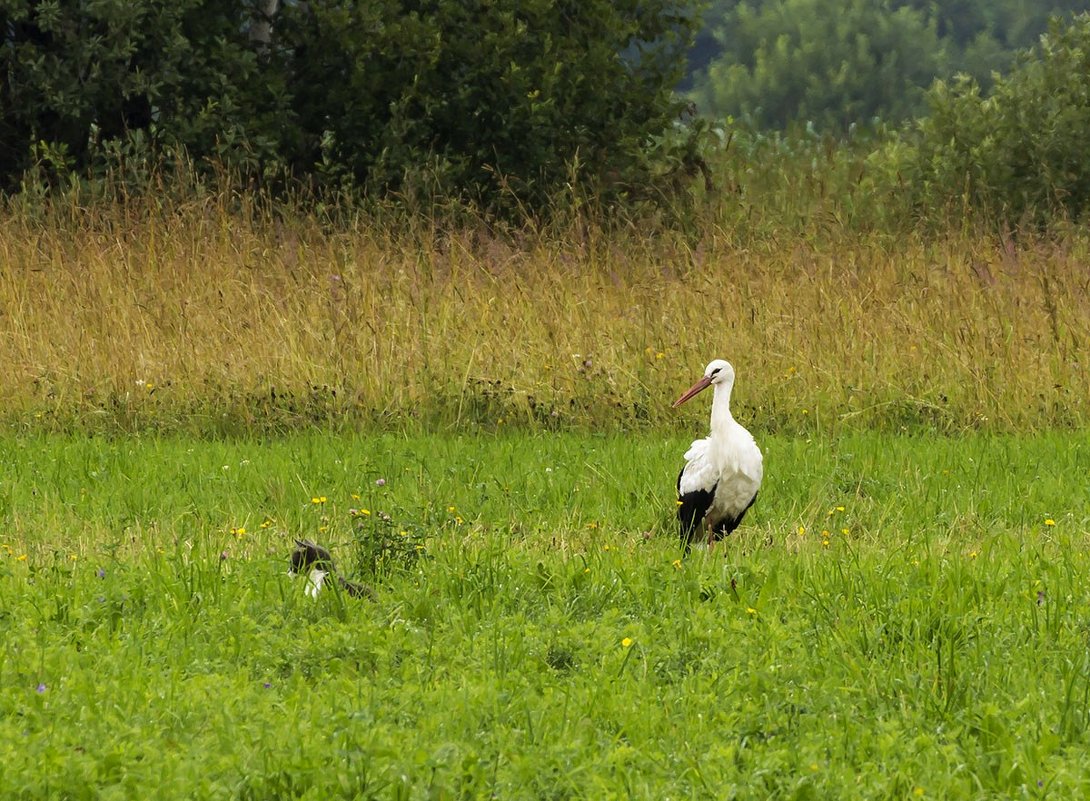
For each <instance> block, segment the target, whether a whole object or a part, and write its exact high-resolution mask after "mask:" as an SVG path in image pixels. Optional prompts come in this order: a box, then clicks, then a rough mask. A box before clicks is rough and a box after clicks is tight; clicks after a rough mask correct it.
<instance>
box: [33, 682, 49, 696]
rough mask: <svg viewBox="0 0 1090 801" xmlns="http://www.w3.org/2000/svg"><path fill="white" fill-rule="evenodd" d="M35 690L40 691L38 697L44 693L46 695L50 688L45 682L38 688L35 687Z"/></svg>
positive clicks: (40, 683)
mask: <svg viewBox="0 0 1090 801" xmlns="http://www.w3.org/2000/svg"><path fill="white" fill-rule="evenodd" d="M34 689H35V690H37V691H38V695H41V694H42V693H44V692H45V691H46V690H48V689H49V688H48V687H46V686H45V682H39V683H38V686H37V687H35V688H34Z"/></svg>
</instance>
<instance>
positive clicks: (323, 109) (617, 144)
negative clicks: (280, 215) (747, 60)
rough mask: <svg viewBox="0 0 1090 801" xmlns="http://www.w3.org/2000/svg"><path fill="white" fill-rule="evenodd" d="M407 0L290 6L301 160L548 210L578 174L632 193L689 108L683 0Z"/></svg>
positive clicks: (374, 183) (401, 187)
mask: <svg viewBox="0 0 1090 801" xmlns="http://www.w3.org/2000/svg"><path fill="white" fill-rule="evenodd" d="M404 5H405V4H403V3H401V2H385V3H378V4H372V5H371V6H369V8H368V10H366V11H362V10H356V9H351V10H350V9H349V8H348V7H345V6H342V5H340V4H334V3H312V4H309V5H308V7H307V8H305V9H304V8H303V7H302V6H295V7H288V8H286V9H285V11H284V17H283V20H282V22H281V23H280V28H279V31H280V34H279V35H280V37H281V40H282V41H284V42H290V45H291V52H290V54H289V55H287V56H286V58H287V72H288V74H290V75H291V76H292V83H291V94H292V96H293V98H294V103H293V105H294V112H295V117H296V119H297V120H299V130H298V133H299V140H298V149H297V150H296V151H295V152H294V153H293V163H295V164H296V165H298V166H303V167H305V166H306V165H307V164H308V163H317V162H319V161H322V160H323V159H328V160H329V161H331V162H332V164H333V165H334V166H335V169H336V170H338V171H340V172H341V173H342V174H343V175H344V176H346V177H348V178H349V179H350V180H351V182H352V183H355V184H359V185H364V186H367V187H369V188H371V189H372V190H374V191H375V192H379V193H387V192H394V193H400V194H404V195H409V196H427V195H428V194H429V193H442V192H451V191H459V192H460V193H461V194H462V196H463V197H464V198H466V199H468V200H470V201H471V202H474V203H479V204H482V205H484V206H491V205H505V204H514V203H527V204H529V205H530V206H531V207H541V206H543V205H545V204H546V203H548V202H549V198H550V197H551V196H552V195H553V194H554V193H556V192H557V191H558V190H560V189H562V188H563V187H564V186H565V185H566V184H568V183H572V182H574V183H577V184H584V183H586V184H590V185H592V186H597V187H607V188H608V187H612V188H614V189H615V190H619V191H624V190H628V191H631V190H632V189H633V187H634V186H638V185H640V184H641V183H642V182H643V179H645V178H646V177H647V174H646V172H644V171H643V170H640V169H638V167H639V154H640V152H641V149H642V148H643V146H644V145H645V143H646V140H647V137H648V136H649V135H651V134H656V133H658V132H660V131H662V130H663V129H665V128H666V127H667V126H668V125H670V124H671V122H672V121H673V120H674V119H675V118H676V116H677V111H678V108H679V107H678V105H677V104H676V102H675V101H674V99H673V97H672V87H673V85H674V84H675V83H676V81H677V80H678V79H679V77H680V73H681V67H682V64H683V54H684V49H685V47H686V46H687V44H688V41H689V38H690V32H691V29H692V28H693V26H694V25H695V18H694V17H693V15H692V14H689V13H686V12H685V8H684V5H682V4H678V3H675V2H671V0H655V2H652V3H644V2H636V1H635V0H626V1H625V2H620V3H618V2H612V1H610V0H595V1H594V2H580V3H560V4H557V3H554V2H551V1H550V0H533V2H522V1H521V0H520V1H519V2H516V1H515V0H503V1H502V2H496V3H469V4H467V3H464V2H460V0H459V1H458V2H454V1H453V0H435V1H434V2H428V3H423V4H420V6H419V7H415V6H413V7H411V10H410V9H406V8H404ZM406 11H408V13H406ZM376 33H377V35H376ZM320 146H321V148H322V149H321V151H320V150H319V147H320Z"/></svg>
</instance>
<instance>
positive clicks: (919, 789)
mask: <svg viewBox="0 0 1090 801" xmlns="http://www.w3.org/2000/svg"><path fill="white" fill-rule="evenodd" d="M912 349H913V350H915V349H916V346H915V345H913V346H912ZM923 792H924V791H923V788H922V787H917V788H916V789H914V790H913V791H912V795H914V796H916V797H917V798H919V797H920V796H922V795H923Z"/></svg>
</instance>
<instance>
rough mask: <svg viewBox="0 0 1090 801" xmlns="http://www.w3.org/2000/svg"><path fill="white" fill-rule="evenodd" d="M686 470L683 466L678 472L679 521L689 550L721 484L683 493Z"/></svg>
mask: <svg viewBox="0 0 1090 801" xmlns="http://www.w3.org/2000/svg"><path fill="white" fill-rule="evenodd" d="M684 472H685V470H684V468H682V471H681V473H678V474H677V493H678V494H677V502H678V504H677V521H678V523H679V528H680V534H681V543H682V545H684V546H685V550H686V551H688V550H689V545H690V544H692V541H693V539H694V538H695V537H696V533H697V531H698V530H699V529H700V524H701V522H702V521H703V520H704V515H705V514H707V513H708V509H709V507H711V505H712V498H714V497H715V488H716V487H717V486H719V485H718V484H715V485H713V486H712V488H711V489H710V490H694V491H692V492H686V493H685V494H684V495H682V494H681V474H682V473H684ZM739 520H741V518H739Z"/></svg>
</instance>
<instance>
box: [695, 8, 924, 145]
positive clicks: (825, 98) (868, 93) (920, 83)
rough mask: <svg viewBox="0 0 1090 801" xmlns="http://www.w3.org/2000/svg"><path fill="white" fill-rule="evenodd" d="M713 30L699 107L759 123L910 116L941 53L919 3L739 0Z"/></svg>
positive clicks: (846, 122)
mask: <svg viewBox="0 0 1090 801" xmlns="http://www.w3.org/2000/svg"><path fill="white" fill-rule="evenodd" d="M714 35H715V36H716V38H717V39H718V40H719V41H720V43H721V44H722V46H723V52H724V55H723V56H722V57H721V58H719V59H717V60H716V61H714V62H712V63H711V65H710V66H709V68H708V74H707V78H706V80H705V81H703V82H701V83H700V84H698V88H697V89H696V92H695V94H696V97H697V98H698V102H699V103H700V106H701V108H702V109H704V110H706V111H709V112H712V113H724V114H730V115H733V116H735V117H741V118H743V119H746V120H749V121H751V122H752V123H753V124H754V125H756V126H757V127H762V128H785V127H787V126H788V125H789V124H790V123H792V122H794V121H805V122H812V123H813V124H814V125H816V126H817V127H820V128H822V129H825V130H829V131H832V132H842V131H845V130H847V129H848V127H849V126H851V125H852V124H853V123H860V122H866V121H868V120H870V119H871V118H873V117H881V118H883V119H885V120H901V119H904V118H906V117H910V116H912V115H913V114H914V113H916V112H917V111H919V110H921V109H922V107H923V106H922V100H923V93H924V88H923V87H924V86H925V85H926V84H927V83H928V82H929V81H930V80H931V77H932V76H933V75H935V74H936V73H937V72H939V71H940V70H941V68H942V64H943V59H944V52H943V48H942V46H941V45H940V43H939V40H938V37H937V35H936V33H935V29H934V26H932V25H930V24H928V22H927V21H926V20H925V18H924V16H923V15H922V14H921V13H919V12H916V11H914V10H912V9H910V8H898V9H891V8H890V6H889V5H888V4H886V3H881V2H874V0H849V1H848V2H843V0H768V1H767V2H764V3H759V4H753V5H751V4H748V3H739V4H738V5H737V6H735V8H734V9H733V11H732V12H731V13H730V14H729V15H728V16H727V17H726V20H725V22H724V23H723V24H721V25H720V27H718V28H717V29H716V30H715V31H714Z"/></svg>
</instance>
